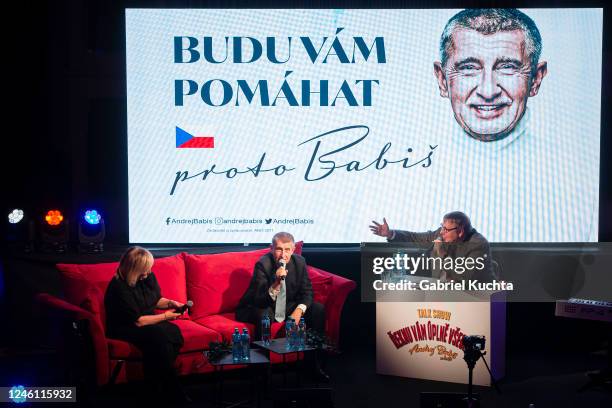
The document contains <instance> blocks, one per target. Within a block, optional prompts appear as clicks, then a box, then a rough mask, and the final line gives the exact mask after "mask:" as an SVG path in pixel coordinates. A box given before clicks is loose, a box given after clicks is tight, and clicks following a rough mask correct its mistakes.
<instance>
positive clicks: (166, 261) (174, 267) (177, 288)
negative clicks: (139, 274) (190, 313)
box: [151, 253, 188, 316]
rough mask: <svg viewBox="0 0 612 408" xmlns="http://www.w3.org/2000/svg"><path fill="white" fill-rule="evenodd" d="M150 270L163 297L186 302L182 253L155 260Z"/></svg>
mask: <svg viewBox="0 0 612 408" xmlns="http://www.w3.org/2000/svg"><path fill="white" fill-rule="evenodd" d="M151 270H152V271H153V273H154V274H155V277H156V278H157V282H159V287H160V288H161V293H162V296H163V297H165V298H166V299H172V300H176V301H178V302H181V303H185V302H187V300H188V299H187V283H186V279H185V261H184V259H183V254H182V253H181V254H176V255H174V256H167V257H165V258H159V259H156V260H155V262H154V263H153V267H152V268H151ZM185 316H187V314H185Z"/></svg>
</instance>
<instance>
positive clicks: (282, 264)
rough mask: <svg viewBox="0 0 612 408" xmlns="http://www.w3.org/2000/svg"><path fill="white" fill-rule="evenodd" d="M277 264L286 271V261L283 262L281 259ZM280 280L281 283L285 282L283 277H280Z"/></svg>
mask: <svg viewBox="0 0 612 408" xmlns="http://www.w3.org/2000/svg"><path fill="white" fill-rule="evenodd" d="M278 263H279V264H280V266H282V267H283V268H285V269H287V261H285V260H284V259H281V260H280V261H278ZM280 279H281V280H282V281H284V280H285V275H283V276H281V277H280Z"/></svg>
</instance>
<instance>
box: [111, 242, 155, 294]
mask: <svg viewBox="0 0 612 408" xmlns="http://www.w3.org/2000/svg"><path fill="white" fill-rule="evenodd" d="M152 266H153V255H152V254H151V252H149V251H148V250H146V249H144V248H142V247H139V246H133V247H130V248H128V249H127V251H125V252H124V253H123V255H121V259H120V260H119V267H118V268H117V273H116V274H115V276H116V277H117V278H118V279H123V280H124V281H126V282H127V284H128V285H130V286H134V285H135V284H136V281H137V280H138V277H139V276H140V275H141V274H143V273H144V272H147V271H149V269H151V267H152Z"/></svg>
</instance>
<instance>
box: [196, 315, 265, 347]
mask: <svg viewBox="0 0 612 408" xmlns="http://www.w3.org/2000/svg"><path fill="white" fill-rule="evenodd" d="M197 323H199V324H201V325H203V326H206V327H208V328H210V329H212V330H214V331H216V332H217V333H219V334H220V335H221V337H223V339H224V340H226V341H228V342H230V343H231V341H232V334H233V333H234V328H235V327H237V328H238V329H239V330H240V333H242V329H243V328H244V327H246V328H247V329H248V330H249V333H250V334H251V336H253V333H255V326H254V325H252V324H251V323H243V322H239V321H237V320H236V319H235V315H234V313H223V314H217V315H212V316H206V317H202V318H201V319H198V320H197ZM255 340H257V339H251V341H255Z"/></svg>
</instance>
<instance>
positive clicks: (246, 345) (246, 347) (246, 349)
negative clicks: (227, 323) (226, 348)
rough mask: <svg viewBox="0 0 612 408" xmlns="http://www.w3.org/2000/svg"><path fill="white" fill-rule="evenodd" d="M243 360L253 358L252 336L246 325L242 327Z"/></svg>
mask: <svg viewBox="0 0 612 408" xmlns="http://www.w3.org/2000/svg"><path fill="white" fill-rule="evenodd" d="M241 340H242V361H250V360H251V336H249V330H248V329H247V328H246V327H245V328H243V329H242V337H241Z"/></svg>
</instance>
